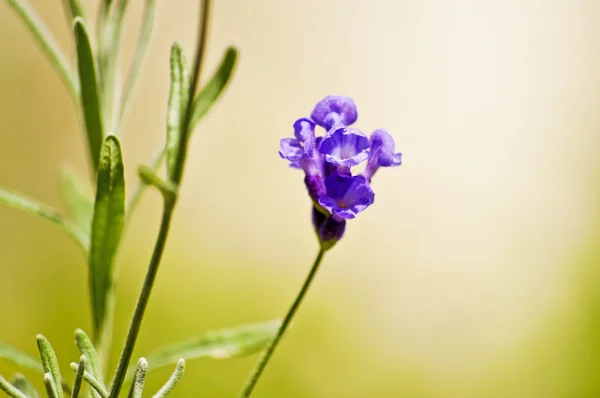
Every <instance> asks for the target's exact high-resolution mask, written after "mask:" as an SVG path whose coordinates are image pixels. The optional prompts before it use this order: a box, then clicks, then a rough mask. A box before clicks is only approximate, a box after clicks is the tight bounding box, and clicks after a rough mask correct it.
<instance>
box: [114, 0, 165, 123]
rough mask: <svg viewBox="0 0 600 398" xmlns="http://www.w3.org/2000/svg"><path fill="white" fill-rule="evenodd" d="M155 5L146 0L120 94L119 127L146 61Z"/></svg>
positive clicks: (151, 0) (129, 106) (153, 1)
mask: <svg viewBox="0 0 600 398" xmlns="http://www.w3.org/2000/svg"><path fill="white" fill-rule="evenodd" d="M155 3H156V1H155V0H146V5H145V7H144V16H143V17H142V30H141V32H140V37H139V38H138V42H137V46H136V50H135V55H134V57H133V63H132V64H131V70H130V71H129V75H128V76H127V80H126V86H125V89H124V90H123V94H122V98H123V104H122V105H121V114H120V115H119V125H120V124H121V123H122V122H123V119H124V118H125V117H126V116H127V113H128V112H129V109H130V108H131V104H132V98H133V93H134V91H135V89H136V87H137V83H138V81H139V77H140V75H141V69H142V65H143V63H144V60H145V59H146V51H147V50H148V44H149V43H150V38H151V37H152V26H153V24H154V8H155V7H154V6H155Z"/></svg>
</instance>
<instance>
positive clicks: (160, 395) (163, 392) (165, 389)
mask: <svg viewBox="0 0 600 398" xmlns="http://www.w3.org/2000/svg"><path fill="white" fill-rule="evenodd" d="M184 371H185V360H183V359H180V360H179V361H177V367H176V368H175V371H174V372H173V374H172V375H171V377H169V380H167V382H166V383H165V385H164V386H162V388H161V389H160V390H158V392H157V393H156V394H154V395H153V396H152V398H164V397H166V396H167V395H169V394H170V393H171V391H173V389H174V388H175V386H176V385H177V383H179V380H181V376H183V372H184Z"/></svg>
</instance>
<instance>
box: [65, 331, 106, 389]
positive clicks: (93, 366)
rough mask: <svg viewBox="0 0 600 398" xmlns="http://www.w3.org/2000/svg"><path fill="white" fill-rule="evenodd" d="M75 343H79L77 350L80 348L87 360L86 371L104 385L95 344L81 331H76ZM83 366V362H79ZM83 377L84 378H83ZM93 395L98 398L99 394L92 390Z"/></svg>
mask: <svg viewBox="0 0 600 398" xmlns="http://www.w3.org/2000/svg"><path fill="white" fill-rule="evenodd" d="M75 342H76V343H77V348H79V352H80V353H81V354H82V356H83V357H85V359H86V365H85V366H86V369H85V370H86V371H89V373H90V374H91V375H92V376H93V377H94V378H95V379H96V380H98V382H99V383H100V384H104V379H103V377H102V371H101V370H100V361H99V360H98V354H97V353H96V349H95V348H94V344H92V341H91V340H90V338H89V337H88V335H87V334H86V333H85V332H84V331H83V330H81V329H77V330H75ZM79 363H80V364H81V361H80V362H79ZM82 377H83V376H82ZM73 391H75V389H73ZM92 395H94V396H95V397H96V396H98V397H99V395H98V393H97V392H96V391H95V390H92Z"/></svg>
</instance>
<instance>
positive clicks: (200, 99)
mask: <svg viewBox="0 0 600 398" xmlns="http://www.w3.org/2000/svg"><path fill="white" fill-rule="evenodd" d="M237 56H238V51H237V50H236V49H235V48H234V47H229V48H228V49H227V51H225V55H224V56H223V59H222V60H221V63H220V64H219V68H218V69H217V70H216V71H215V73H214V75H213V76H212V78H211V79H210V81H209V82H208V83H207V84H206V85H205V86H204V87H203V88H202V90H200V92H199V93H198V95H197V96H196V98H194V102H193V103H192V117H191V120H190V132H192V131H194V127H196V125H197V124H198V122H199V121H200V120H201V119H202V118H203V117H204V115H206V114H207V113H208V111H209V109H210V108H211V106H212V105H213V104H214V103H215V101H216V100H217V99H218V98H219V96H220V95H221V93H222V92H223V90H224V89H225V87H226V86H227V83H228V82H229V80H230V79H231V76H232V74H233V71H234V68H235V64H236V61H237Z"/></svg>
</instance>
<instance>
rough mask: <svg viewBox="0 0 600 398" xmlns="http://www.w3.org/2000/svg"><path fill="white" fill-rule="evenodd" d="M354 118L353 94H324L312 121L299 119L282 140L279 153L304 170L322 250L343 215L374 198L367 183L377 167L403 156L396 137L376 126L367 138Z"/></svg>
mask: <svg viewBox="0 0 600 398" xmlns="http://www.w3.org/2000/svg"><path fill="white" fill-rule="evenodd" d="M357 117H358V113H357V110H356V105H355V104H354V101H352V99H350V98H348V97H344V96H329V97H325V98H324V99H323V100H321V101H320V102H319V103H318V104H317V106H316V107H315V109H314V110H313V112H312V114H311V119H312V120H311V119H307V118H302V119H298V120H297V121H296V122H295V123H294V137H293V138H284V139H282V140H281V142H280V150H279V155H280V156H281V157H282V158H284V159H287V160H288V161H289V162H290V166H292V167H295V168H299V169H302V170H303V171H304V174H305V177H304V184H305V186H306V189H307V190H308V194H309V196H310V197H311V199H312V202H313V213H312V221H313V226H314V228H315V232H316V233H317V237H318V238H319V243H320V245H321V248H322V249H323V250H329V249H330V248H331V247H333V245H335V243H336V242H337V241H338V240H340V239H341V238H342V236H343V234H344V231H345V229H346V220H349V219H352V218H354V217H356V215H357V214H358V213H360V212H361V211H363V210H365V209H366V208H367V207H369V206H370V205H371V204H372V203H373V201H374V200H375V194H374V193H373V190H372V189H371V186H370V183H371V179H372V178H373V175H374V174H375V172H377V170H378V169H379V168H380V167H393V166H398V165H400V163H401V161H402V155H401V154H400V153H394V150H395V148H394V147H395V145H394V139H393V138H392V136H391V135H390V134H388V132H387V131H385V130H376V131H375V132H373V134H371V137H370V138H369V137H368V136H367V135H366V134H365V133H363V132H362V131H360V130H358V129H355V128H349V127H348V126H349V125H351V124H352V123H354V122H355V121H356V119H357ZM317 125H318V126H320V127H323V128H325V131H326V133H325V136H324V137H317V136H316V135H315V127H316V126H317ZM365 160H367V166H366V167H365V170H364V172H363V173H362V174H359V175H352V168H353V167H354V166H357V165H359V164H360V163H361V162H363V161H365Z"/></svg>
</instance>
